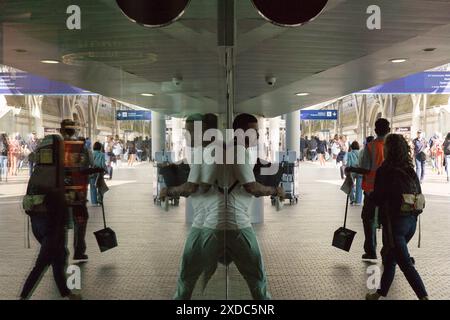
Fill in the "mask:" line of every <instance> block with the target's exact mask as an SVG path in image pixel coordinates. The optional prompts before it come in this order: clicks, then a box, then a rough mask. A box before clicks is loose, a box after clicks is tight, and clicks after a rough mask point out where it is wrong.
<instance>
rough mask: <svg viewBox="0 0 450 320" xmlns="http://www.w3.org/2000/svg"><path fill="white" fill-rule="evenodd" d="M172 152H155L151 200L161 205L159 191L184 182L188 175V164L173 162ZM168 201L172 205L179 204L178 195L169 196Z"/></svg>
mask: <svg viewBox="0 0 450 320" xmlns="http://www.w3.org/2000/svg"><path fill="white" fill-rule="evenodd" d="M173 156H174V154H173V152H164V151H161V152H156V153H155V162H154V164H153V202H154V203H155V204H158V205H161V199H160V198H159V193H160V191H161V189H163V188H167V187H177V186H180V185H182V184H183V183H185V182H186V181H187V179H188V177H189V172H190V167H189V165H188V164H184V163H181V164H176V163H174V162H173V160H172V159H173ZM168 200H169V203H172V205H174V206H178V205H179V204H180V197H169V199H168Z"/></svg>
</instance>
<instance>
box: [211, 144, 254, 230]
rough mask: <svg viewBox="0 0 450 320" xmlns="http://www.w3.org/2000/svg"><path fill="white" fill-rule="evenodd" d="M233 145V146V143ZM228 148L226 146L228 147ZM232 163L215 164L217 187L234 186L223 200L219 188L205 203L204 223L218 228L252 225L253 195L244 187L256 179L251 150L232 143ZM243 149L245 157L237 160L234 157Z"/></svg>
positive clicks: (238, 227)
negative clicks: (250, 211) (250, 209)
mask: <svg viewBox="0 0 450 320" xmlns="http://www.w3.org/2000/svg"><path fill="white" fill-rule="evenodd" d="M232 147H233V146H232ZM227 150H229V149H227ZM234 152H235V161H234V164H221V165H217V173H218V175H217V186H216V189H217V190H219V188H222V189H223V188H225V187H228V188H231V187H232V186H233V185H234V184H235V183H236V184H235V186H234V188H233V189H232V190H231V192H229V194H228V200H227V202H226V203H225V195H224V194H223V193H220V192H216V193H215V194H214V197H215V198H214V199H213V201H210V203H209V204H208V205H209V206H206V218H205V224H204V227H206V228H210V229H219V230H236V229H244V228H249V227H251V218H250V213H249V208H250V205H251V203H252V201H253V196H252V195H251V194H249V193H248V192H247V191H245V189H244V187H243V185H245V184H247V183H252V182H255V175H254V173H253V167H254V163H252V162H251V161H250V158H251V156H250V152H249V151H248V150H246V149H245V148H244V147H243V146H234ZM238 152H242V154H243V155H244V156H245V159H244V161H241V163H237V161H236V157H237V155H238V154H239V153H238Z"/></svg>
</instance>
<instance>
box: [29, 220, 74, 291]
mask: <svg viewBox="0 0 450 320" xmlns="http://www.w3.org/2000/svg"><path fill="white" fill-rule="evenodd" d="M31 227H32V230H33V235H34V236H35V238H36V240H37V241H38V242H39V243H40V244H41V249H40V250H39V255H38V257H37V259H36V263H35V265H34V268H33V270H31V273H30V274H29V276H28V278H27V280H26V281H25V284H24V286H23V289H22V293H21V294H20V297H21V298H22V299H27V298H28V297H29V296H30V295H31V293H32V291H33V290H34V289H35V287H36V285H37V283H38V282H39V281H40V279H41V277H42V276H43V274H44V272H45V271H46V270H47V268H48V267H49V266H50V265H51V266H52V269H53V278H54V279H55V282H56V285H57V287H58V290H59V293H60V294H61V296H62V297H66V296H68V295H69V294H70V290H69V288H67V283H66V274H65V272H66V259H67V251H66V231H65V228H64V226H54V225H52V223H51V221H50V219H49V217H48V216H47V215H36V216H32V217H31Z"/></svg>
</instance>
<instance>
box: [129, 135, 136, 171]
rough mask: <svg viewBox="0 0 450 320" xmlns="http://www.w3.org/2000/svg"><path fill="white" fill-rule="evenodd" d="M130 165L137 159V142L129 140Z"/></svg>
mask: <svg viewBox="0 0 450 320" xmlns="http://www.w3.org/2000/svg"><path fill="white" fill-rule="evenodd" d="M127 151H128V152H127V153H128V166H129V167H132V166H133V164H134V161H135V160H136V152H137V151H136V144H135V143H134V142H132V141H131V142H129V144H128V150H127Z"/></svg>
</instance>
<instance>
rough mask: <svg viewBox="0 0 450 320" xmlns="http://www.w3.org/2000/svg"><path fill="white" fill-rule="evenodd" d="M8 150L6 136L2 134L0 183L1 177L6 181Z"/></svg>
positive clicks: (0, 143)
mask: <svg viewBox="0 0 450 320" xmlns="http://www.w3.org/2000/svg"><path fill="white" fill-rule="evenodd" d="M8 149H9V143H8V135H7V134H6V133H2V134H1V135H0V181H2V179H3V178H2V177H4V179H5V180H6V181H8V153H9V151H8Z"/></svg>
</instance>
